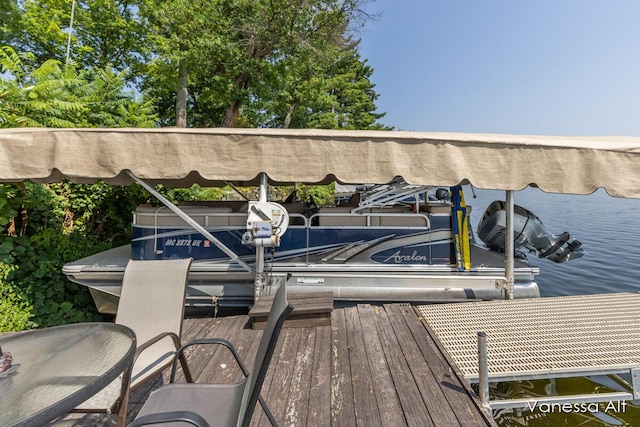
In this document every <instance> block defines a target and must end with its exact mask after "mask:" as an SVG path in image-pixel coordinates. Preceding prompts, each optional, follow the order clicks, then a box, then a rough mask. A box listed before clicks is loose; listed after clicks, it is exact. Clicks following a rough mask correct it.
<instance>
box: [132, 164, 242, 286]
mask: <svg viewBox="0 0 640 427" xmlns="http://www.w3.org/2000/svg"><path fill="white" fill-rule="evenodd" d="M126 172H127V175H129V176H130V177H131V178H132V179H133V180H134V181H135V182H137V183H138V184H140V185H141V186H142V187H144V189H145V190H147V191H148V192H149V193H151V194H152V195H153V196H154V197H155V198H157V199H158V200H160V201H161V202H162V203H163V204H164V205H165V206H166V207H168V208H169V209H170V210H171V211H172V212H173V213H175V214H176V215H178V216H179V217H180V218H182V219H183V220H184V221H185V222H186V223H187V224H189V225H190V226H192V227H193V228H194V229H196V230H197V231H199V232H200V233H201V234H202V235H203V236H205V237H206V238H207V239H209V240H210V241H211V243H213V244H214V245H216V247H218V249H220V250H221V251H222V252H224V253H225V254H227V255H228V256H229V258H231V259H232V260H233V261H235V262H237V263H238V264H240V266H242V268H244V269H245V270H247V271H248V272H249V273H253V268H251V266H250V265H249V264H247V263H246V262H244V261H242V260H241V259H240V257H239V256H238V255H237V254H236V253H235V252H233V251H232V250H231V249H229V248H228V247H227V246H226V245H225V244H224V243H222V242H221V241H220V240H218V239H216V238H215V237H213V235H212V234H211V233H209V232H208V231H207V229H206V228H204V227H203V226H202V225H200V224H198V223H197V222H196V221H194V220H193V218H191V217H190V216H189V215H187V214H186V213H184V212H183V211H182V210H181V209H180V208H179V207H177V206H176V205H174V204H173V203H171V202H170V201H169V200H168V199H167V198H166V197H164V196H163V195H162V194H160V193H158V192H157V191H156V189H155V188H153V187H152V186H150V185H149V184H147V183H146V182H144V181H143V180H141V179H140V178H138V177H137V176H135V175H134V174H133V173H131V171H126Z"/></svg>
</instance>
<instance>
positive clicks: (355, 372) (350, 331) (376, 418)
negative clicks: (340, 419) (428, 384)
mask: <svg viewBox="0 0 640 427" xmlns="http://www.w3.org/2000/svg"><path fill="white" fill-rule="evenodd" d="M345 319H346V322H345V323H346V326H347V340H348V349H349V363H350V365H351V383H352V384H353V401H354V406H355V415H356V425H359V426H379V425H382V419H381V417H380V411H379V409H378V406H377V401H376V391H375V386H374V384H373V379H372V378H373V377H372V372H371V368H370V366H369V363H368V360H367V353H366V347H365V346H366V343H365V340H364V336H363V330H362V325H361V323H360V318H359V317H358V308H357V307H348V308H345Z"/></svg>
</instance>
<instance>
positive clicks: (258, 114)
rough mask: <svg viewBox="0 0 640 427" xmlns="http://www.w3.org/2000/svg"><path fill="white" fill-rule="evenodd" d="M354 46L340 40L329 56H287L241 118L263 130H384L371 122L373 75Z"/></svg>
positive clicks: (375, 115)
mask: <svg viewBox="0 0 640 427" xmlns="http://www.w3.org/2000/svg"><path fill="white" fill-rule="evenodd" d="M358 43H359V42H358V41H349V40H345V43H344V45H343V46H334V47H333V50H332V54H331V55H329V53H328V52H324V53H323V54H322V55H318V56H315V57H311V58H309V57H305V56H299V55H298V56H293V57H291V58H289V59H288V60H287V61H286V63H284V64H282V65H281V66H280V67H277V68H276V69H275V70H274V72H275V73H278V74H279V75H278V77H277V78H274V79H273V82H274V83H273V84H271V85H264V86H262V87H259V89H258V90H260V91H265V92H260V93H259V94H257V96H255V97H254V98H253V99H254V100H253V101H252V102H251V103H250V104H249V105H248V107H247V109H246V112H245V114H246V115H248V116H251V117H254V118H253V119H252V121H254V122H256V123H260V124H261V125H263V126H267V127H283V128H288V127H293V128H324V129H388V128H386V127H385V126H383V125H382V124H380V123H378V122H377V121H378V120H379V119H380V118H382V117H383V116H384V114H383V113H376V112H375V110H376V105H375V100H376V99H377V98H378V94H377V93H376V92H375V90H374V86H375V85H374V84H373V83H372V82H371V81H370V80H369V79H370V77H371V75H372V73H373V69H372V68H371V67H370V66H368V65H366V61H365V60H362V58H361V57H360V54H359V53H358V50H357V46H358Z"/></svg>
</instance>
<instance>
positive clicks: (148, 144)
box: [0, 128, 640, 198]
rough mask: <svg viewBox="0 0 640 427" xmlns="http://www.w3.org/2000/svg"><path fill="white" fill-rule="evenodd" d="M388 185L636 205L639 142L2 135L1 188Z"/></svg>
mask: <svg viewBox="0 0 640 427" xmlns="http://www.w3.org/2000/svg"><path fill="white" fill-rule="evenodd" d="M261 173H266V174H267V176H268V180H269V183H271V184H292V183H296V182H302V183H308V184H315V183H318V184H320V183H325V184H326V183H329V182H331V181H337V182H339V183H343V184H357V183H372V184H384V183H389V182H391V181H392V180H393V179H394V178H396V177H398V176H401V177H402V178H404V180H405V181H406V182H407V183H409V184H412V185H437V186H454V185H457V184H472V185H474V186H475V187H477V188H486V189H497V190H521V189H523V188H525V187H527V186H528V185H532V186H537V187H539V188H540V189H542V190H543V191H546V192H553V193H572V194H590V193H592V192H594V191H595V190H597V189H598V188H605V189H606V191H607V192H608V193H609V194H610V195H612V196H616V197H627V198H640V138H638V137H604V136H603V137H568V136H540V135H500V134H473V133H431V132H396V131H344V130H321V129H237V128H207V129H194V128H151V129H149V128H135V129H134V128H121V129H104V128H98V129H95V128H86V129H50V128H14V129H3V130H0V181H3V182H17V181H23V180H33V181H36V182H58V181H60V180H62V178H67V179H69V180H71V181H72V182H78V183H91V182H95V181H98V180H103V181H105V182H107V183H110V184H130V183H132V182H133V181H134V179H133V177H132V176H131V174H132V175H134V176H135V177H138V178H140V179H142V180H144V181H145V182H147V183H149V184H156V183H162V184H164V185H166V186H173V187H187V186H190V185H191V184H194V183H198V184H200V185H203V186H220V185H224V184H225V183H227V182H233V183H236V184H239V185H253V184H258V183H259V182H260V174H261Z"/></svg>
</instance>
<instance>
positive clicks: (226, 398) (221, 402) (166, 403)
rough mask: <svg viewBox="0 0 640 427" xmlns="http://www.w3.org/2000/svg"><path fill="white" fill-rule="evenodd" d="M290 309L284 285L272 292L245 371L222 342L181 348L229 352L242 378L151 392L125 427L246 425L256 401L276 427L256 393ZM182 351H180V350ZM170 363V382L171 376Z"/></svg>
mask: <svg viewBox="0 0 640 427" xmlns="http://www.w3.org/2000/svg"><path fill="white" fill-rule="evenodd" d="M292 310H293V307H292V306H291V305H290V304H288V303H287V294H286V287H285V285H284V284H283V285H281V286H280V287H279V288H278V291H277V292H276V295H275V298H274V301H273V306H272V307H271V312H270V314H269V317H268V319H267V324H266V327H265V329H264V331H263V334H262V338H261V339H260V345H259V347H258V352H257V354H256V358H255V361H254V363H253V369H252V370H251V372H248V371H247V369H246V368H245V367H244V364H243V363H242V360H241V359H240V357H239V355H238V353H237V351H236V350H235V347H234V346H233V345H232V344H231V343H230V342H229V341H226V340H223V339H216V338H211V339H206V338H205V339H199V340H196V341H194V342H193V343H189V344H186V345H185V348H187V347H189V346H190V345H200V344H220V345H223V346H225V347H227V348H228V349H229V350H231V353H232V354H233V356H234V357H235V359H236V361H237V362H238V365H239V366H240V368H241V369H242V371H243V373H244V374H245V377H244V378H243V379H242V381H240V382H238V383H234V384H202V383H197V384H194V383H192V384H189V383H186V384H177V383H172V384H167V385H165V386H163V387H161V388H159V389H157V390H155V391H153V392H152V393H151V395H150V396H149V398H148V399H147V401H146V403H145V404H144V406H143V407H142V409H141V410H140V413H139V414H138V417H137V418H136V419H135V420H134V421H133V422H132V423H131V424H129V427H138V426H143V425H149V424H160V423H166V422H169V421H177V420H180V421H181V422H183V423H189V424H192V425H195V426H200V427H204V426H229V427H232V426H233V427H236V426H248V425H249V422H250V421H251V417H252V415H253V411H254V409H255V406H256V403H257V402H258V401H260V403H261V404H262V407H263V408H264V410H265V414H266V415H267V417H268V418H269V421H270V422H271V424H272V425H277V424H276V422H275V420H274V418H273V415H271V412H270V411H269V408H268V407H267V405H266V404H265V403H264V401H263V400H262V398H261V397H260V390H261V388H262V384H263V383H264V379H265V376H266V373H267V369H268V367H269V363H270V361H271V357H272V356H273V352H274V350H275V346H276V341H277V340H278V335H279V334H280V330H281V329H282V324H283V322H284V320H285V319H286V317H287V316H288V315H289V313H290V312H291V311H292ZM181 351H182V350H181ZM175 368H176V363H175V362H174V365H173V370H172V375H171V381H173V378H174V375H175Z"/></svg>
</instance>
